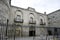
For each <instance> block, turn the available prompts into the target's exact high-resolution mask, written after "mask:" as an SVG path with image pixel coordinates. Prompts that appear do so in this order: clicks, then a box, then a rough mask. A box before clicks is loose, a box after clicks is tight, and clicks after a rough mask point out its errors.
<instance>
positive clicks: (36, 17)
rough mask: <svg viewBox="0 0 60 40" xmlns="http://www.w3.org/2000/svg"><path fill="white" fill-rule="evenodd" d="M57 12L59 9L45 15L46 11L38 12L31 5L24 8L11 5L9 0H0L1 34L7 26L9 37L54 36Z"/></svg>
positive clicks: (57, 20) (57, 17)
mask: <svg viewBox="0 0 60 40" xmlns="http://www.w3.org/2000/svg"><path fill="white" fill-rule="evenodd" d="M59 13H60V10H58V11H55V12H52V13H50V14H48V15H47V14H46V12H44V13H39V12H36V10H35V9H34V8H31V7H28V8H27V9H24V8H20V7H16V6H12V5H11V0H0V27H3V28H2V31H3V32H2V33H1V34H3V35H4V34H5V33H6V28H7V30H8V31H7V35H8V36H11V37H12V36H19V37H22V36H25V37H26V36H29V37H30V36H41V35H43V36H45V35H46V36H47V35H48V36H54V29H53V27H59V19H60V18H59V15H60V14H59ZM51 14H52V15H51ZM55 15H56V16H55ZM55 17H56V18H55ZM55 19H56V20H55ZM7 20H9V22H8V21H7ZM55 21H56V22H55ZM54 22H55V23H54ZM57 23H58V24H57ZM50 27H51V28H50ZM0 29H1V28H0ZM50 30H52V33H51V31H50ZM0 32H1V31H0ZM58 32H60V31H58ZM51 34H53V35H51Z"/></svg>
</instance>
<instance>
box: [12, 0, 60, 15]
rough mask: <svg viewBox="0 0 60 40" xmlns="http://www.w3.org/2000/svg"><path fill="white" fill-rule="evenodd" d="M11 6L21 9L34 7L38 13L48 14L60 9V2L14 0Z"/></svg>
mask: <svg viewBox="0 0 60 40" xmlns="http://www.w3.org/2000/svg"><path fill="white" fill-rule="evenodd" d="M11 5H14V6H18V7H21V8H28V7H32V8H35V10H36V11H37V12H41V13H44V12H45V11H46V13H47V14H48V13H51V12H53V11H55V10H58V9H60V0H12V1H11Z"/></svg>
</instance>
